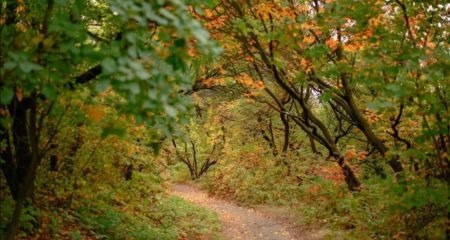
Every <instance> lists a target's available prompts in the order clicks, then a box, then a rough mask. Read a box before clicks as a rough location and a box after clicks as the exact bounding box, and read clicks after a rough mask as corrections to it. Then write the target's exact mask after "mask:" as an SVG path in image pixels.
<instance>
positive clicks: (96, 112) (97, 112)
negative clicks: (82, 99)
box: [87, 106, 106, 123]
mask: <svg viewBox="0 0 450 240" xmlns="http://www.w3.org/2000/svg"><path fill="white" fill-rule="evenodd" d="M87 115H88V117H89V118H90V119H91V120H92V121H94V122H96V123H99V122H100V121H101V120H102V119H103V117H105V115H106V113H105V111H103V110H102V109H100V108H99V107H95V106H93V107H89V108H88V110H87Z"/></svg>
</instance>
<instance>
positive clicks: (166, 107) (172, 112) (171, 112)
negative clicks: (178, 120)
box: [164, 104, 177, 117]
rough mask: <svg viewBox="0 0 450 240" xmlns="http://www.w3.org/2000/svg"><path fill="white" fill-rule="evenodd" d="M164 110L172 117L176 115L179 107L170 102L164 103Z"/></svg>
mask: <svg viewBox="0 0 450 240" xmlns="http://www.w3.org/2000/svg"><path fill="white" fill-rule="evenodd" d="M164 110H165V111H166V113H167V115H169V116H171V117H175V116H176V115H177V109H176V108H174V107H172V106H170V105H168V104H165V105H164Z"/></svg>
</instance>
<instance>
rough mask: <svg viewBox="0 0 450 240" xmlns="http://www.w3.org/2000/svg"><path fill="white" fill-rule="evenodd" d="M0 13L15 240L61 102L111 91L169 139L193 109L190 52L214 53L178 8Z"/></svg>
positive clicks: (5, 153)
mask: <svg viewBox="0 0 450 240" xmlns="http://www.w3.org/2000/svg"><path fill="white" fill-rule="evenodd" d="M1 8H2V15H1V22H2V25H1V40H2V41H1V49H2V52H1V60H0V62H1V66H2V67H1V83H0V95H1V99H0V100H1V101H0V104H1V108H0V110H1V111H0V113H1V129H0V132H1V136H2V138H1V139H2V145H3V144H4V146H5V147H2V149H1V158H2V162H1V169H2V171H3V173H4V175H5V177H6V179H7V183H8V186H9V189H10V191H11V194H12V196H13V197H14V199H15V201H16V206H15V210H14V215H13V218H12V219H11V222H10V224H9V226H8V228H7V229H6V231H5V233H4V234H5V239H13V238H14V236H15V234H16V232H17V229H18V228H19V218H20V214H21V209H22V207H23V205H24V204H25V201H26V198H27V197H28V196H30V194H31V191H32V189H33V183H34V179H35V176H36V171H37V169H38V167H39V164H40V162H41V160H42V159H43V158H44V157H45V155H46V153H47V151H48V150H49V148H50V146H51V145H52V140H53V138H54V136H55V135H56V134H57V133H58V131H57V128H55V129H53V130H52V132H53V134H50V135H49V136H45V137H44V136H43V134H42V132H43V130H44V129H45V128H46V127H48V121H49V119H55V118H56V119H58V117H59V116H57V114H55V113H54V112H53V111H52V110H53V109H54V108H55V105H57V104H58V97H59V96H60V95H63V94H65V93H66V92H67V91H71V90H72V89H74V88H77V87H79V85H86V84H88V85H90V86H95V88H96V89H97V91H103V90H104V89H107V88H109V87H111V88H112V89H113V90H114V91H115V92H116V93H118V94H120V95H121V96H123V97H124V99H126V101H123V104H122V106H121V108H120V110H121V112H122V113H126V114H132V115H133V116H134V117H135V118H136V120H137V122H139V123H141V122H145V124H147V125H148V126H153V127H154V131H155V132H160V133H161V134H165V133H168V132H170V129H171V128H172V125H173V123H174V122H175V121H178V120H179V119H180V118H182V117H183V116H182V113H183V112H184V111H185V110H186V109H187V108H188V106H189V101H186V97H185V96H183V95H178V94H176V93H177V92H178V91H180V90H183V89H187V88H188V87H189V86H190V84H191V79H190V78H189V77H188V75H187V74H185V73H186V69H187V63H188V61H189V59H190V55H189V53H188V52H189V51H190V50H191V49H194V48H197V49H198V50H199V52H203V53H206V52H210V53H211V52H215V51H216V49H217V48H216V47H215V46H214V45H213V44H211V41H210V40H209V34H208V32H207V31H206V30H204V29H203V28H202V27H201V25H200V23H199V22H198V21H196V20H195V19H193V18H192V17H191V15H190V13H189V11H188V7H187V6H186V5H184V4H183V3H181V2H178V1H158V2H152V3H145V2H140V1H131V0H130V1H81V0H77V1H69V2H66V1H53V0H47V1H33V2H26V1H7V2H6V4H2V6H1ZM94 80H95V81H94ZM92 81H94V82H95V83H92V84H91V82H92ZM155 126H156V128H155ZM114 132H117V131H116V130H114V129H105V134H104V135H105V136H106V135H107V134H109V133H114Z"/></svg>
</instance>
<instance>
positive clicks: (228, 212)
mask: <svg viewBox="0 0 450 240" xmlns="http://www.w3.org/2000/svg"><path fill="white" fill-rule="evenodd" d="M172 193H173V194H174V195H175V196H179V197H181V198H183V199H185V200H187V201H189V202H192V203H194V204H196V205H199V206H201V207H204V208H208V209H210V210H212V211H214V212H216V213H217V214H218V215H219V219H220V221H221V223H222V236H223V238H224V239H233V240H234V239H245V240H253V239H257V240H260V239H261V240H266V239H267V240H293V239H320V238H321V236H319V235H321V234H318V235H317V234H312V235H311V234H305V233H303V234H302V233H301V232H300V229H299V227H298V226H296V225H295V224H293V221H292V220H293V219H291V218H289V217H283V216H279V214H271V213H270V211H269V212H268V211H260V210H259V209H252V208H245V207H241V206H238V205H237V204H235V203H232V202H229V201H225V200H221V199H217V198H213V197H210V196H208V194H207V193H205V192H203V191H201V190H199V189H197V188H196V187H194V186H189V185H181V184H176V185H174V186H173V189H172ZM307 235H308V236H307ZM313 235H315V236H313Z"/></svg>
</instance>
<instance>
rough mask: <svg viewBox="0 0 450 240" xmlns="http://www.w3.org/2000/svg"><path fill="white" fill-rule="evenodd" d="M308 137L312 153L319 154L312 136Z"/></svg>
mask: <svg viewBox="0 0 450 240" xmlns="http://www.w3.org/2000/svg"><path fill="white" fill-rule="evenodd" d="M308 138H309V144H310V145H311V150H312V152H313V153H314V154H320V153H319V151H317V147H316V142H315V141H314V138H313V137H311V136H308Z"/></svg>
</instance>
